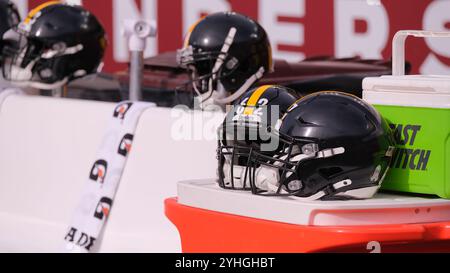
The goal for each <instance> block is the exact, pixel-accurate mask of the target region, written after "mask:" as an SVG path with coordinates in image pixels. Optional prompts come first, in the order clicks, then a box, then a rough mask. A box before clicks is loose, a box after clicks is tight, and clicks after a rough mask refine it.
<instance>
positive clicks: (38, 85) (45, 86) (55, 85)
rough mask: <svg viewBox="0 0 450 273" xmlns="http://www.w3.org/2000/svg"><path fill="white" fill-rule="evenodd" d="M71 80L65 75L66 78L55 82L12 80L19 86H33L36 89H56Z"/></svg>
mask: <svg viewBox="0 0 450 273" xmlns="http://www.w3.org/2000/svg"><path fill="white" fill-rule="evenodd" d="M68 81H69V78H68V77H65V78H64V79H62V80H60V81H58V82H54V83H51V84H49V83H42V82H34V81H11V83H12V84H14V85H16V86H19V87H32V88H36V89H42V90H54V89H56V88H60V87H61V86H64V85H65V84H67V82H68Z"/></svg>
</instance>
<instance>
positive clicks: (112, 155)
mask: <svg viewBox="0 0 450 273" xmlns="http://www.w3.org/2000/svg"><path fill="white" fill-rule="evenodd" d="M153 106H154V104H151V103H144V102H122V103H120V104H118V105H117V107H116V108H115V109H114V113H113V116H112V118H111V120H110V122H109V127H108V129H107V131H106V134H105V136H104V138H103V141H102V143H101V145H100V148H99V150H98V152H97V156H96V159H95V161H94V163H93V165H92V168H91V169H90V170H89V171H90V172H89V175H88V177H87V182H86V186H85V188H84V190H83V192H82V195H81V200H80V202H79V204H78V206H77V208H76V209H75V212H74V214H73V217H72V221H71V224H70V226H69V229H68V231H67V233H66V236H65V238H64V241H65V242H64V250H63V251H64V252H69V253H89V252H90V251H92V250H93V248H94V246H95V244H96V242H97V241H98V239H99V237H100V236H101V233H102V229H103V227H104V225H105V223H106V220H107V218H108V215H109V213H110V211H111V208H112V206H113V201H114V196H115V194H116V191H117V188H118V186H119V183H120V179H121V176H122V173H123V170H124V169H125V165H126V161H127V157H128V154H129V152H130V149H131V146H132V143H133V137H134V133H135V131H136V127H137V124H138V121H139V118H140V116H141V114H142V113H143V112H144V111H145V110H146V109H148V108H150V107H153Z"/></svg>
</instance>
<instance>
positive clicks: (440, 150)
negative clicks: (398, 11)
mask: <svg viewBox="0 0 450 273" xmlns="http://www.w3.org/2000/svg"><path fill="white" fill-rule="evenodd" d="M409 35H413V36H416V37H429V36H432V37H450V33H443V32H442V33H436V32H426V31H401V32H399V33H397V34H396V37H395V38H394V50H393V52H394V58H393V63H394V69H393V74H394V75H393V76H382V77H378V78H366V79H365V80H364V82H363V89H364V93H363V94H364V95H363V96H364V99H365V100H366V101H367V102H369V103H371V104H372V105H374V106H375V108H377V109H378V110H379V111H380V113H381V114H382V115H383V116H384V117H385V118H386V119H387V120H388V121H389V123H390V126H391V128H392V129H393V130H394V131H395V138H396V142H397V148H398V149H397V151H396V153H395V154H394V157H393V161H392V164H391V171H390V173H389V174H388V176H387V177H386V179H385V181H384V182H383V189H386V190H393V191H401V192H409V193H419V194H432V195H438V196H439V197H441V198H446V199H450V75H449V76H431V75H411V76H405V75H404V42H405V40H406V37H407V36H409Z"/></svg>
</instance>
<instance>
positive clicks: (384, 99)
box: [363, 75, 450, 108]
mask: <svg viewBox="0 0 450 273" xmlns="http://www.w3.org/2000/svg"><path fill="white" fill-rule="evenodd" d="M363 90H364V91H363V98H364V99H365V100H366V101H368V102H369V103H372V104H381V105H398V106H415V107H430V108H450V76H443V75H410V76H382V77H378V78H366V79H364V81H363Z"/></svg>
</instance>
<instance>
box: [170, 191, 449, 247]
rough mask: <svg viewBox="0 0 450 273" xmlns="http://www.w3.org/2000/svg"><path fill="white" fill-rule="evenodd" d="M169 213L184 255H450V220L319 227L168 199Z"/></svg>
mask: <svg viewBox="0 0 450 273" xmlns="http://www.w3.org/2000/svg"><path fill="white" fill-rule="evenodd" d="M165 213H166V216H167V217H168V218H169V219H170V221H172V223H173V224H174V225H175V226H176V227H177V228H178V231H179V232H180V236H181V242H182V249H183V252H185V253H311V252H363V253H369V252H371V251H372V250H371V248H370V247H369V243H370V242H378V243H379V244H380V246H381V252H383V253H395V252H446V253H450V222H444V223H429V224H428V223H427V224H410V225H408V224H405V225H384V226H383V225H382V226H351V227H348V226H347V227H316V226H299V225H292V224H284V223H279V222H272V221H266V220H259V219H254V218H248V217H241V216H236V215H231V214H224V213H218V212H214V211H209V210H204V209H197V208H193V207H188V206H183V205H180V204H178V202H177V199H176V198H170V199H167V200H166V201H165Z"/></svg>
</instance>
